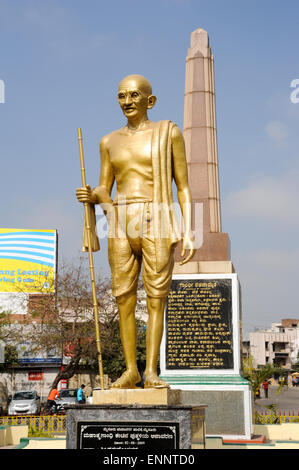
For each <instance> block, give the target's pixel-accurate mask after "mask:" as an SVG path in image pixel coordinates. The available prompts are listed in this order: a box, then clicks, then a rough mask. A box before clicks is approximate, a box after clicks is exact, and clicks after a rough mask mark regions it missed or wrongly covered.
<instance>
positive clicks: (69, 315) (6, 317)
mask: <svg viewBox="0 0 299 470" xmlns="http://www.w3.org/2000/svg"><path fill="white" fill-rule="evenodd" d="M96 286H97V298H98V304H99V323H100V332H101V349H102V358H103V369H104V373H105V374H109V376H110V377H111V379H112V380H114V379H115V378H117V377H118V376H119V374H120V373H121V372H122V371H123V369H124V368H125V362H124V358H123V353H122V347H121V341H120V333H119V324H118V309H117V305H116V302H115V300H114V298H113V296H112V293H111V286H110V281H108V280H107V279H105V278H101V277H99V278H98V279H97V282H96ZM0 331H1V337H2V339H3V340H4V341H5V343H6V344H7V345H8V346H9V345H14V344H19V345H20V344H24V343H26V344H27V348H28V345H29V347H30V352H31V353H32V354H34V355H36V354H37V353H39V354H42V355H45V354H46V355H49V354H50V353H52V355H53V354H55V353H56V354H58V355H59V356H63V355H64V354H65V353H66V352H67V354H69V356H68V363H67V364H66V365H65V367H64V369H63V370H61V371H60V372H59V374H58V375H57V376H56V377H55V380H54V382H53V384H52V386H56V385H57V384H58V382H59V381H60V380H61V379H70V378H71V377H72V376H73V375H74V373H75V372H76V370H77V369H78V366H79V365H82V364H83V365H87V366H88V367H91V368H94V369H95V370H97V364H98V361H97V349H96V338H95V326H94V318H93V301H92V294H91V285H90V278H89V271H88V269H87V267H86V265H85V263H84V261H83V260H82V259H81V260H80V262H79V263H76V264H65V265H64V266H63V267H62V268H61V269H60V271H59V274H58V276H57V279H56V280H55V290H54V292H53V293H52V294H36V295H31V296H30V301H29V308H28V314H27V315H23V316H22V315H20V320H19V321H18V323H17V324H15V323H13V322H12V321H11V320H10V314H9V313H2V315H1V318H0ZM137 335H138V338H137V344H138V350H137V357H138V361H139V363H140V365H141V366H142V365H143V364H144V349H145V348H144V344H145V324H144V322H143V321H142V320H140V319H139V320H137Z"/></svg>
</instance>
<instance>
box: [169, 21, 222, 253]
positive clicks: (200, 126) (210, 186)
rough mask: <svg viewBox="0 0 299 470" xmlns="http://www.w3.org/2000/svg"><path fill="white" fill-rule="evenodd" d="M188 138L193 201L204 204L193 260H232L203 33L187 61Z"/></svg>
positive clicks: (196, 37) (210, 64) (207, 48)
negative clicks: (223, 214) (224, 222)
mask: <svg viewBox="0 0 299 470" xmlns="http://www.w3.org/2000/svg"><path fill="white" fill-rule="evenodd" d="M184 138H185V144H186V154H187V162H188V171H189V184H190V188H191V193H192V200H193V203H194V204H196V203H201V204H203V245H202V247H201V248H200V249H199V250H198V251H197V254H196V256H195V257H194V259H193V260H194V261H226V260H229V259H230V255H229V239H228V235H227V234H226V233H222V232H221V212H220V195H219V176H218V154H217V132H216V112H215V86H214V60H213V55H212V53H211V49H210V46H209V37H208V33H207V32H206V31H204V30H203V29H197V30H196V31H193V33H192V34H191V44H190V48H189V49H188V55H187V58H186V80H185V103H184ZM193 228H194V229H195V230H200V229H201V228H200V227H198V226H197V227H193ZM177 254H178V250H177V253H176V261H178V260H179V258H178V256H177Z"/></svg>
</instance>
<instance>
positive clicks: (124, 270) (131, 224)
mask: <svg viewBox="0 0 299 470" xmlns="http://www.w3.org/2000/svg"><path fill="white" fill-rule="evenodd" d="M152 214H153V210H152V202H138V203H135V202H133V203H130V204H124V205H114V206H113V208H112V213H110V216H109V237H108V258H109V263H110V267H111V273H112V294H113V295H114V296H115V297H119V296H121V295H124V294H128V293H130V292H132V293H136V291H137V285H138V278H139V274H140V270H141V267H142V281H143V285H144V288H145V291H146V293H147V295H148V296H149V297H154V298H161V297H166V296H167V295H168V293H169V290H170V285H171V277H172V270H173V265H174V256H173V253H174V247H175V244H174V245H173V246H172V247H171V249H170V251H169V252H168V258H169V259H168V263H167V264H166V265H165V266H164V267H163V269H162V270H160V271H159V272H158V271H157V268H156V266H157V263H156V249H155V242H154V227H153V224H152Z"/></svg>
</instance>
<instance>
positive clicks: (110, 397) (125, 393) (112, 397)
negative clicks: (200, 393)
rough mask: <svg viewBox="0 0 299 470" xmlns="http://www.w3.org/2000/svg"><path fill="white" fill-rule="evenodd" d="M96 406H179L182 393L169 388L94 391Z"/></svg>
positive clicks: (93, 398) (93, 396)
mask: <svg viewBox="0 0 299 470" xmlns="http://www.w3.org/2000/svg"><path fill="white" fill-rule="evenodd" d="M92 400H93V404H94V405H106V404H112V405H134V404H137V405H179V404H180V403H181V391H180V390H170V389H169V388H162V389H157V388H147V389H143V388H140V389H138V388H137V389H136V388H135V389H117V388H112V389H110V390H94V391H93V395H92Z"/></svg>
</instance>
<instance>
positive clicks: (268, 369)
mask: <svg viewBox="0 0 299 470" xmlns="http://www.w3.org/2000/svg"><path fill="white" fill-rule="evenodd" d="M242 366H243V377H244V378H245V379H247V380H248V381H249V382H250V383H251V387H252V390H253V392H254V398H256V395H255V392H256V391H257V390H259V388H260V386H261V385H262V383H263V382H264V380H266V379H268V380H269V379H270V378H271V377H273V376H274V375H277V374H281V372H282V370H281V368H280V367H277V366H274V365H273V364H267V365H265V366H262V367H260V368H258V369H255V368H254V367H253V358H252V356H249V357H248V358H247V359H244V360H243V364H242ZM280 390H281V386H280V387H279V388H278V390H277V392H276V393H279V392H280Z"/></svg>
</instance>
